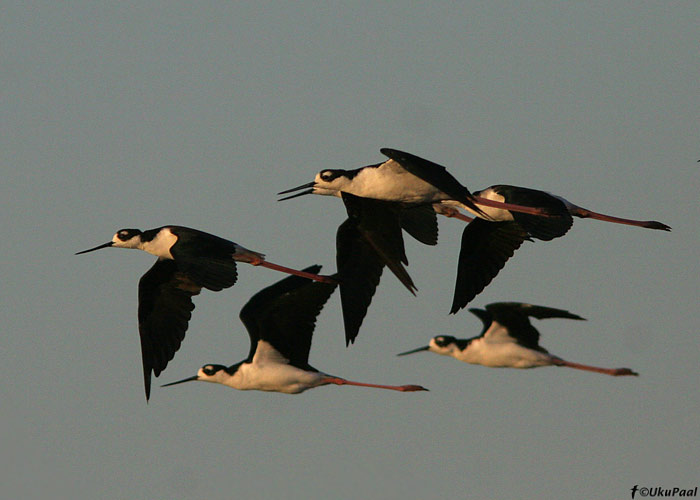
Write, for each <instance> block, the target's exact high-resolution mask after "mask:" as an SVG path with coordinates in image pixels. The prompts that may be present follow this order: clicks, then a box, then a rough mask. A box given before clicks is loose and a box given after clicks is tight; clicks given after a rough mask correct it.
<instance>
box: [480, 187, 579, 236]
mask: <svg viewBox="0 0 700 500" xmlns="http://www.w3.org/2000/svg"><path fill="white" fill-rule="evenodd" d="M491 189H493V190H494V191H495V192H496V193H498V194H500V195H501V196H503V197H504V199H505V201H506V203H512V204H514V205H522V206H525V207H534V208H543V209H545V210H546V211H547V214H549V215H548V216H547V217H542V216H539V215H532V214H524V213H522V212H511V213H512V215H513V218H514V219H515V221H516V222H517V223H518V224H520V226H521V227H522V228H523V229H525V230H526V231H527V232H528V233H529V234H530V236H532V237H533V238H537V239H538V240H543V241H549V240H553V239H554V238H559V237H560V236H564V235H565V234H566V233H567V232H568V231H569V229H570V228H571V226H572V224H573V223H574V219H573V217H571V214H570V213H569V211H568V210H567V208H566V205H565V204H564V202H563V201H561V200H560V199H559V198H557V197H556V196H552V195H551V194H549V193H546V192H545V191H540V190H537V189H530V188H524V187H520V186H509V185H506V184H499V185H496V186H491Z"/></svg>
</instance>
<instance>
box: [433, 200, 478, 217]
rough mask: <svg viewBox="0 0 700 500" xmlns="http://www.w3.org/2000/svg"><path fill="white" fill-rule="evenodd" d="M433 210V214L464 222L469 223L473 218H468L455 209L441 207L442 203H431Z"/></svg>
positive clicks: (445, 206)
mask: <svg viewBox="0 0 700 500" xmlns="http://www.w3.org/2000/svg"><path fill="white" fill-rule="evenodd" d="M433 210H435V213H438V214H440V215H444V216H445V217H450V218H455V219H458V220H461V221H464V222H471V221H473V220H474V218H473V217H468V216H466V215H464V214H462V213H461V212H460V211H459V210H457V209H456V208H454V207H449V206H447V205H443V204H442V203H433Z"/></svg>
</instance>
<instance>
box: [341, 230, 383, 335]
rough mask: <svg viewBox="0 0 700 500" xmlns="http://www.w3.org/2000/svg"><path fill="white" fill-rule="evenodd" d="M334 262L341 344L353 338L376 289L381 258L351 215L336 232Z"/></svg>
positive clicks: (380, 269) (381, 262) (380, 272)
mask: <svg viewBox="0 0 700 500" xmlns="http://www.w3.org/2000/svg"><path fill="white" fill-rule="evenodd" d="M335 239H336V255H335V258H336V265H337V268H338V276H339V278H340V286H339V288H340V304H341V307H342V310H343V325H344V328H345V344H346V345H348V344H350V343H351V342H355V338H356V337H357V334H358V333H359V331H360V326H362V321H363V320H364V319H365V316H366V315H367V310H368V309H369V305H370V304H371V303H372V297H373V296H374V292H375V291H376V290H377V286H378V285H379V280H380V278H381V276H382V270H383V269H384V262H383V261H382V259H381V258H379V256H378V255H377V253H376V252H375V251H374V249H373V248H372V247H371V246H370V245H369V243H367V242H366V241H365V240H364V238H363V237H362V235H361V234H360V232H359V231H358V230H357V226H356V224H355V222H353V221H352V219H347V220H346V221H345V222H343V223H342V224H341V225H340V226H339V227H338V232H337V233H336V237H335Z"/></svg>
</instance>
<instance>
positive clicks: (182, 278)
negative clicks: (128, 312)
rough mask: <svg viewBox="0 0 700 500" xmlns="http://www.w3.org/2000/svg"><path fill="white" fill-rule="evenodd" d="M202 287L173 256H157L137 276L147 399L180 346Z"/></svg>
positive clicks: (140, 332)
mask: <svg viewBox="0 0 700 500" xmlns="http://www.w3.org/2000/svg"><path fill="white" fill-rule="evenodd" d="M201 289H202V287H201V286H200V285H199V284H197V283H195V282H194V281H193V280H192V279H191V278H190V277H189V275H188V274H187V273H184V272H182V271H181V270H180V268H179V267H178V265H177V264H176V262H175V261H173V260H158V261H156V263H155V264H154V265H153V267H151V269H149V270H148V272H146V274H144V275H143V276H142V277H141V279H140V280H139V310H138V319H139V334H140V336H141V358H142V361H143V380H144V385H145V388H146V400H148V398H149V397H150V394H151V372H153V374H154V375H155V376H156V377H157V376H158V375H160V373H161V372H162V371H163V370H164V369H165V367H166V366H167V365H168V361H170V360H171V359H173V357H174V356H175V353H176V352H177V350H178V349H179V348H180V344H181V343H182V340H183V339H184V338H185V332H186V331H187V326H188V324H189V321H190V318H191V317H192V311H193V310H194V303H193V302H192V297H193V296H194V295H197V294H198V293H199V292H200V290H201Z"/></svg>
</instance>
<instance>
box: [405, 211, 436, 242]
mask: <svg viewBox="0 0 700 500" xmlns="http://www.w3.org/2000/svg"><path fill="white" fill-rule="evenodd" d="M400 220H401V227H402V228H403V230H404V231H406V232H407V233H408V234H410V235H411V236H413V237H414V238H415V239H417V240H418V241H420V242H421V243H423V244H424V245H431V246H432V245H437V242H438V222H437V214H436V213H435V209H434V208H433V206H432V205H416V206H412V207H406V208H403V209H402V210H401V212H400Z"/></svg>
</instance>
